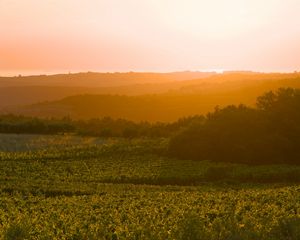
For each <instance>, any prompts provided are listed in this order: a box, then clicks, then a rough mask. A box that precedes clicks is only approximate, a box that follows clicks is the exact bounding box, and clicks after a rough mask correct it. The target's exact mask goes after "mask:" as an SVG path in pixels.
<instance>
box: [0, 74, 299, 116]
mask: <svg viewBox="0 0 300 240" xmlns="http://www.w3.org/2000/svg"><path fill="white" fill-rule="evenodd" d="M280 87H292V88H300V74H298V73H295V74H255V73H230V74H218V75H216V76H211V77H209V78H203V79H197V80H186V81H173V82H165V83H149V84H136V85H129V86H120V87H110V88H60V87H47V88H43V87H29V88H35V94H30V93H29V94H26V91H23V92H22V91H21V90H22V89H19V90H20V92H19V93H17V94H14V97H13V98H12V99H11V100H9V98H10V94H9V93H8V92H5V91H4V92H3V94H1V95H0V100H1V98H3V99H4V100H3V101H2V103H3V102H4V103H15V105H17V104H18V103H17V101H19V105H20V106H16V107H12V106H9V107H6V108H3V110H2V113H14V114H23V115H27V116H38V117H64V116H70V117H72V118H76V119H81V118H82V119H89V118H101V117H107V116H108V117H112V118H123V119H128V120H132V121H151V122H156V121H163V122H168V121H175V120H177V119H178V118H181V117H185V116H190V115H197V114H205V113H207V112H209V111H212V110H213V109H214V107H215V106H217V105H219V106H226V105H229V104H240V103H243V104H247V105H250V106H251V105H253V104H254V103H255V99H256V97H258V96H259V95H261V94H263V93H264V92H266V91H270V90H275V89H278V88H280ZM47 89H48V90H49V91H47ZM15 90H16V89H15ZM0 92H1V91H0ZM139 93H140V94H139ZM47 94H49V95H51V96H52V97H55V98H54V99H53V98H52V99H51V98H50V99H49V96H48V95H47ZM35 96H39V101H36V102H39V103H35V104H32V103H33V100H34V97H35ZM22 99H24V101H23V102H22ZM43 99H44V100H43ZM56 99H60V100H56ZM46 100H47V101H46ZM26 101H31V102H26ZM21 103H23V105H21ZM11 105H13V104H11Z"/></svg>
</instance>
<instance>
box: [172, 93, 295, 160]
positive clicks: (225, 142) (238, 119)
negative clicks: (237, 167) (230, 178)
mask: <svg viewBox="0 0 300 240" xmlns="http://www.w3.org/2000/svg"><path fill="white" fill-rule="evenodd" d="M169 150H170V153H171V154H172V155H173V156H175V157H179V158H183V159H195V160H206V159H209V160H214V161H224V162H239V163H247V164H263V163H292V164H300V90H295V89H279V90H278V91H277V92H275V93H273V92H268V93H266V94H264V95H263V96H261V97H259V98H258V99H257V108H250V107H246V106H244V105H240V106H228V107H226V108H223V109H219V108H216V109H215V111H214V112H212V113H210V114H208V115H207V117H206V119H205V121H202V122H197V123H196V122H194V123H193V124H191V125H190V126H188V127H187V128H185V129H183V130H181V131H180V132H179V133H178V134H177V135H176V136H174V137H173V138H171V142H170V149H169Z"/></svg>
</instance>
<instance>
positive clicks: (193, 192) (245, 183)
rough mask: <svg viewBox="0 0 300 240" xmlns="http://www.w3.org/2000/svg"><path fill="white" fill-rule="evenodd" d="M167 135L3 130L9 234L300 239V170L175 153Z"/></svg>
mask: <svg viewBox="0 0 300 240" xmlns="http://www.w3.org/2000/svg"><path fill="white" fill-rule="evenodd" d="M167 144H168V140H167V139H131V140H123V139H113V138H111V139H101V138H92V137H77V136H72V135H57V136H42V135H13V134H9V135H5V134H2V135H1V136H0V151H1V152H0V169H1V171H0V199H1V201H0V236H2V239H220V240H221V239H300V230H299V229H300V185H299V183H300V166H291V165H271V166H270V165H268V166H266V165H260V166H247V165H242V164H229V163H213V162H210V161H190V160H176V159H172V158H169V157H167V156H166V152H167V150H166V149H167Z"/></svg>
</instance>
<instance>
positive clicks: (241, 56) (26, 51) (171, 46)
mask: <svg viewBox="0 0 300 240" xmlns="http://www.w3.org/2000/svg"><path fill="white" fill-rule="evenodd" d="M299 11H300V2H299V1H297V0H286V1H281V0H265V1H260V0H210V1H208V0H187V1H181V0H164V1H161V0H149V1H148V0H126V1H123V0H109V1H108V0H101V1H98V0H90V1H83V0H73V1H71V0H63V1H62V0H60V1H59V0H45V1H37V0H27V1H13V0H3V1H1V2H0V35H1V38H0V56H1V57H0V71H2V72H7V71H10V70H11V69H20V70H23V71H35V70H43V71H46V72H48V71H53V70H54V69H55V70H56V69H57V70H60V71H68V70H72V71H73V70H75V71H76V70H78V71H79V70H95V71H131V70H132V71H173V70H198V69H235V70H237V69H240V70H242V69H252V70H259V71H272V70H274V71H289V70H290V71H292V70H298V69H299V68H300V65H299V62H300V47H299V44H298V42H299V39H300V26H299V23H300V15H299V14H298V13H299Z"/></svg>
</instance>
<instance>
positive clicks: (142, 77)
mask: <svg viewBox="0 0 300 240" xmlns="http://www.w3.org/2000/svg"><path fill="white" fill-rule="evenodd" d="M214 74H216V73H214V72H189V71H186V72H171V73H147V72H145V73H144V72H127V73H95V72H87V73H70V74H56V75H37V76H16V77H0V87H24V86H55V87H58V86H61V87H116V86H126V85H133V84H145V83H164V82H172V81H182V80H191V79H199V78H205V77H209V76H212V75H214Z"/></svg>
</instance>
